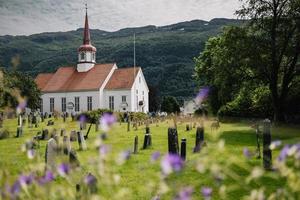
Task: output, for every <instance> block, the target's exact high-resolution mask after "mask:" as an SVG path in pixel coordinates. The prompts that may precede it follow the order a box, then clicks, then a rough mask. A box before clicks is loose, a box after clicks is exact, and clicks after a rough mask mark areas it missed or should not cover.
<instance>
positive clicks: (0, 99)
mask: <svg viewBox="0 0 300 200" xmlns="http://www.w3.org/2000/svg"><path fill="white" fill-rule="evenodd" d="M1 73H2V74H3V76H2V78H0V79H1V81H0V82H1V86H2V87H1V89H0V107H2V108H3V107H12V108H16V107H17V105H18V102H19V101H20V98H24V99H26V101H27V107H29V108H31V109H36V108H38V107H39V100H40V95H41V93H40V90H39V89H38V87H37V85H36V83H35V82H34V80H33V79H32V78H31V77H30V76H28V75H26V74H23V73H20V72H16V71H12V72H9V71H3V72H1Z"/></svg>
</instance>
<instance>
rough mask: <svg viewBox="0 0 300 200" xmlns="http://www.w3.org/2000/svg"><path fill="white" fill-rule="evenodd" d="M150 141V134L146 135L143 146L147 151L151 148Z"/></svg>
mask: <svg viewBox="0 0 300 200" xmlns="http://www.w3.org/2000/svg"><path fill="white" fill-rule="evenodd" d="M149 140H150V134H148V133H147V134H145V137H144V145H143V149H147V147H148V146H149V143H150V142H149Z"/></svg>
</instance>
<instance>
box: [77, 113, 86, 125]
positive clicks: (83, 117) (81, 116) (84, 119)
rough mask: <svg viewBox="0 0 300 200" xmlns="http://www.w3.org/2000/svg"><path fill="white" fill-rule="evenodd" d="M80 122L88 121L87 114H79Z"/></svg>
mask: <svg viewBox="0 0 300 200" xmlns="http://www.w3.org/2000/svg"><path fill="white" fill-rule="evenodd" d="M79 122H80V123H84V122H86V116H85V115H80V116H79Z"/></svg>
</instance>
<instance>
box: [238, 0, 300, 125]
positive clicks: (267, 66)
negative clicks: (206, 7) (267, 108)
mask: <svg viewBox="0 0 300 200" xmlns="http://www.w3.org/2000/svg"><path fill="white" fill-rule="evenodd" d="M237 14H238V15H239V16H240V17H244V18H250V25H249V26H250V28H251V30H252V34H253V38H254V39H256V40H257V41H258V40H259V41H260V43H259V46H260V47H263V49H264V51H263V52H262V55H261V56H262V57H264V62H262V63H261V65H259V66H255V67H259V68H260V69H261V71H262V75H263V77H264V79H265V80H267V82H268V86H269V89H270V91H271V96H272V103H273V108H274V120H275V121H284V112H285V107H284V105H285V102H286V100H287V97H288V94H289V91H290V90H291V88H292V87H293V84H292V83H293V80H294V79H295V77H296V76H297V75H299V71H297V70H296V66H297V64H298V63H299V54H300V1H299V0H245V1H244V5H243V8H242V9H241V10H239V11H237Z"/></svg>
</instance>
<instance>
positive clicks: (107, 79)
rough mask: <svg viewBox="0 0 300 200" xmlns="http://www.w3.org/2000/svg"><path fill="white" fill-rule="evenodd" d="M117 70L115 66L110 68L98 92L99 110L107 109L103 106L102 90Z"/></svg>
mask: <svg viewBox="0 0 300 200" xmlns="http://www.w3.org/2000/svg"><path fill="white" fill-rule="evenodd" d="M116 69H118V67H117V65H116V64H114V66H113V67H112V69H111V71H110V72H109V74H108V75H107V77H106V79H105V80H104V82H103V84H102V86H101V88H100V90H99V92H100V96H99V101H100V108H108V107H106V104H105V101H104V100H105V97H104V88H105V86H106V84H107V83H108V81H109V79H110V78H111V76H112V75H113V73H114V71H115V70H116Z"/></svg>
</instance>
